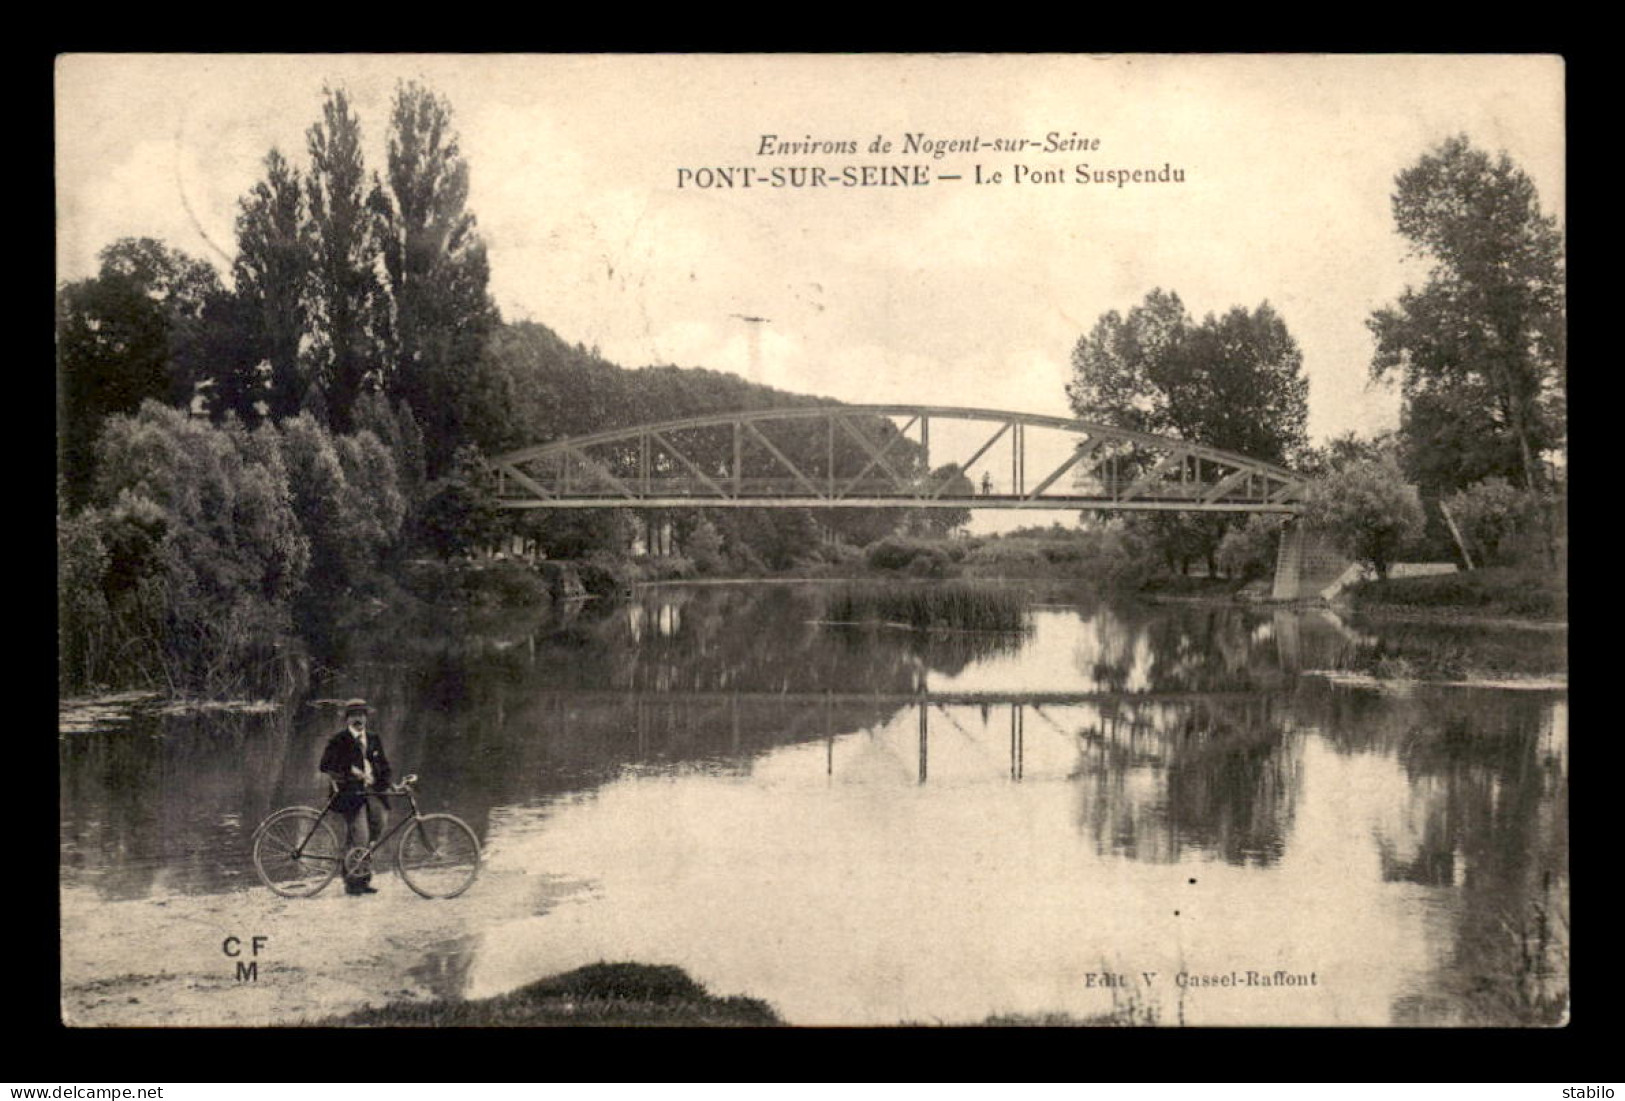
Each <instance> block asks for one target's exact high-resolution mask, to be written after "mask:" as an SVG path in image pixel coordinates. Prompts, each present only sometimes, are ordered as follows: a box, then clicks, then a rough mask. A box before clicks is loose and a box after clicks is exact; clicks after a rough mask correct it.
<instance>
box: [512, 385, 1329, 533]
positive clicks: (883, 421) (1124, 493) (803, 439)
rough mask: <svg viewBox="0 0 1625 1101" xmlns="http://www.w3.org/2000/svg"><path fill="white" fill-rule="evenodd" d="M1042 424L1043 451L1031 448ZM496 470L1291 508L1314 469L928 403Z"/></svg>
mask: <svg viewBox="0 0 1625 1101" xmlns="http://www.w3.org/2000/svg"><path fill="white" fill-rule="evenodd" d="M945 422H948V423H947V424H946V425H945ZM933 425H936V426H937V428H938V431H937V438H936V446H935V449H933V439H932V427H933ZM950 429H951V430H950ZM1033 429H1037V430H1041V431H1040V433H1039V434H1040V435H1042V436H1045V437H1046V438H1047V444H1046V445H1045V446H1042V447H1037V446H1033V445H1032V444H1030V443H1029V441H1028V433H1029V430H1033ZM1057 434H1059V437H1057ZM1057 438H1059V440H1060V442H1059V443H1057ZM1029 461H1032V463H1033V469H1032V470H1031V471H1029V469H1028V465H1029ZM492 465H493V466H494V468H495V470H496V475H497V499H498V501H499V503H500V504H501V506H502V507H504V508H514V509H525V508H707V507H709V508H807V507H814V508H817V507H841V508H960V509H962V508H997V509H1119V510H1143V511H1156V510H1164V511H1182V512H1191V511H1194V512H1281V513H1292V512H1296V511H1298V509H1299V507H1300V506H1301V504H1302V500H1303V494H1304V489H1305V480H1304V478H1303V477H1302V476H1301V475H1299V474H1296V473H1294V472H1293V471H1291V470H1288V469H1286V468H1284V467H1280V466H1275V465H1273V464H1270V463H1264V462H1260V461H1258V460H1256V459H1252V458H1249V457H1247V456H1245V455H1238V454H1234V453H1231V452H1227V451H1220V450H1217V449H1215V448H1211V447H1203V446H1200V445H1198V444H1192V443H1188V442H1186V441H1183V440H1176V439H1169V438H1166V437H1162V436H1155V435H1150V434H1148V433H1143V432H1133V431H1128V430H1125V429H1121V428H1112V427H1109V426H1106V425H1099V424H1091V423H1089V422H1087V421H1080V420H1072V419H1069V418H1066V417H1050V416H1042V415H1038V414H1032V413H1013V412H1007V411H1003V410H997V409H966V408H958V407H953V406H928V405H817V406H800V407H795V408H788V409H768V410H750V411H746V412H736V413H716V414H711V415H708V416H701V417H689V418H686V419H683V420H673V421H666V422H664V423H660V424H646V425H639V426H636V427H632V428H622V429H615V430H613V431H608V432H597V433H593V434H591V435H585V436H578V437H572V438H568V439H561V440H554V441H552V442H551V443H545V444H539V445H537V446H534V447H527V448H523V449H520V450H517V451H512V452H509V453H507V454H504V455H499V456H497V457H496V458H495V459H493V460H492ZM1032 475H1036V476H1032Z"/></svg>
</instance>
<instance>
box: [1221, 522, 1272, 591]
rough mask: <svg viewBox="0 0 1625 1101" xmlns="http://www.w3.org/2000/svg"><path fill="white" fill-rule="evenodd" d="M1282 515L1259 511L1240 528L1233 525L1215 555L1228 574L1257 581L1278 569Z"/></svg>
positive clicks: (1222, 568) (1244, 579)
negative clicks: (1276, 564)
mask: <svg viewBox="0 0 1625 1101" xmlns="http://www.w3.org/2000/svg"><path fill="white" fill-rule="evenodd" d="M1284 522H1285V521H1284V520H1283V519H1282V517H1280V516H1274V515H1270V514H1268V513H1259V514H1255V515H1253V516H1249V517H1248V518H1247V522H1246V523H1245V524H1242V525H1241V526H1240V527H1234V528H1231V529H1230V530H1229V531H1227V532H1225V534H1224V538H1222V539H1221V540H1219V548H1218V550H1217V551H1216V552H1215V553H1214V558H1215V560H1216V562H1217V565H1218V567H1219V569H1221V570H1223V571H1224V573H1225V575H1226V576H1228V577H1237V578H1240V579H1242V580H1243V581H1254V580H1257V579H1258V578H1260V577H1269V576H1271V575H1272V574H1273V573H1274V572H1275V558H1276V555H1277V553H1278V552H1279V550H1280V546H1281V526H1282V524H1283V523H1284Z"/></svg>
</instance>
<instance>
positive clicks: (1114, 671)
mask: <svg viewBox="0 0 1625 1101" xmlns="http://www.w3.org/2000/svg"><path fill="white" fill-rule="evenodd" d="M1086 618H1087V619H1088V622H1089V624H1090V631H1089V633H1088V634H1087V635H1086V636H1085V642H1084V643H1083V644H1082V645H1081V646H1080V651H1079V653H1078V654H1077V655H1076V662H1077V665H1078V667H1079V669H1080V670H1081V671H1082V672H1084V673H1085V674H1086V675H1088V676H1089V678H1090V679H1091V680H1092V681H1093V682H1094V683H1095V684H1096V685H1098V686H1099V687H1100V688H1102V689H1104V690H1107V691H1111V692H1245V691H1255V690H1264V689H1271V688H1277V687H1280V686H1281V685H1282V684H1284V683H1285V681H1286V674H1285V672H1284V670H1283V662H1282V661H1281V659H1280V656H1279V655H1278V653H1277V649H1276V647H1275V646H1274V645H1273V635H1272V633H1271V631H1270V629H1269V628H1267V627H1266V628H1264V629H1263V630H1261V629H1260V625H1261V624H1267V623H1268V622H1269V621H1268V620H1267V619H1265V618H1264V617H1263V616H1262V615H1261V614H1260V613H1258V612H1255V611H1252V610H1249V609H1244V608H1237V607H1213V606H1205V605H1204V606H1194V607H1190V608H1182V609H1180V611H1179V614H1169V613H1168V611H1167V610H1166V609H1162V610H1158V609H1154V608H1147V607H1143V606H1136V605H1126V606H1119V605H1113V604H1101V605H1098V606H1096V607H1093V608H1091V609H1089V611H1088V612H1087V613H1086Z"/></svg>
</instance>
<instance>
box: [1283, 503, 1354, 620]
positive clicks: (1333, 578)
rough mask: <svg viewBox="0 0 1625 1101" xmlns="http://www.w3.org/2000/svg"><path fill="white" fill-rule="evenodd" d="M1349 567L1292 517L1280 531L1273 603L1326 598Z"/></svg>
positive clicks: (1340, 555)
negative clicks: (1276, 601)
mask: <svg viewBox="0 0 1625 1101" xmlns="http://www.w3.org/2000/svg"><path fill="white" fill-rule="evenodd" d="M1350 565H1352V563H1351V562H1350V561H1349V559H1348V558H1347V557H1346V556H1345V555H1344V554H1343V552H1342V551H1340V550H1338V549H1337V548H1336V547H1334V546H1332V544H1331V541H1330V540H1328V539H1327V538H1326V537H1325V536H1324V535H1321V534H1319V533H1318V532H1313V531H1310V530H1309V527H1308V525H1306V524H1305V523H1304V522H1303V521H1302V520H1300V519H1298V518H1296V517H1294V518H1293V519H1291V520H1288V521H1287V522H1286V525H1285V526H1284V527H1282V528H1281V549H1280V553H1279V554H1278V555H1277V556H1276V559H1275V587H1274V588H1273V589H1272V590H1271V591H1270V597H1271V599H1273V600H1318V599H1321V598H1323V597H1324V596H1325V595H1326V592H1327V590H1328V589H1330V588H1332V586H1333V585H1335V584H1336V583H1337V582H1338V581H1339V580H1340V579H1341V578H1342V577H1343V575H1344V574H1345V573H1347V572H1348V568H1349V566H1350Z"/></svg>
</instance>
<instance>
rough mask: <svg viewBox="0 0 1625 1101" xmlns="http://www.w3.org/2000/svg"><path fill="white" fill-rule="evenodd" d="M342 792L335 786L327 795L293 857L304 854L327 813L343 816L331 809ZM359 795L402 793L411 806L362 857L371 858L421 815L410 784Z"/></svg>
mask: <svg viewBox="0 0 1625 1101" xmlns="http://www.w3.org/2000/svg"><path fill="white" fill-rule="evenodd" d="M342 794H345V793H344V792H342V791H341V790H340V789H339V788H337V787H335V788H334V789H333V792H332V794H331V795H329V796H328V797H327V805H326V806H324V807H322V813H321V814H319V815H317V816H316V820H315V821H314V822H312V823H311V824H310V832H309V833H307V834H305V836H304V837H302V838H300V840H299V844H297V845H295V846H294V850H293V855H294V857H295V859H297V858H299V857H301V856H303V855H304V851H305V844H306V843H307V842H308V841H309V840H310V839H311V838H312V837H315V836H316V831H317V830H319V829H321V826H322V823H323V822H324V821H326V820H327V816H328V814H330V813H331V814H333V815H334V816H335V817H339V818H342V817H343V815H340V814H339V813H338V812H337V811H335V810H333V804H334V803H336V802H338V798H339V796H340V795H342ZM349 794H351V795H354V794H356V793H355V792H350V793H349ZM361 795H362V797H363V798H366V799H387V798H388V797H389V796H391V795H404V796H406V800H407V803H408V804H410V805H411V807H412V813H411V814H409V815H401V816H400V819H399V821H397V822H396V823H395V824H394V825H393V826H391V827H389V829H387V830H385V831H384V832H383V835H382V836H381V837H379V838H378V840H376V841H374V842H373V843H372V844H370V845H368V846H367V848H366V849H365V850H364V851H365V854H366V855H365V856H364V857H363V859H366V860H371V859H372V856H373V854H374V853H376V852H377V851H378V850H379V849H381V848H383V847H384V842H386V841H388V840H389V839H390V838H391V837H394V836H395V835H396V834H397V833H399V832H400V831H401V829H402V827H404V826H405V825H406V824H407V823H409V822H416V821H417V820H418V819H419V818H421V817H423V815H422V812H420V811H419V810H418V798H417V793H416V792H414V791H413V790H412V788H411V787H410V786H403V787H399V788H392V789H391V790H389V791H364V792H361Z"/></svg>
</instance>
